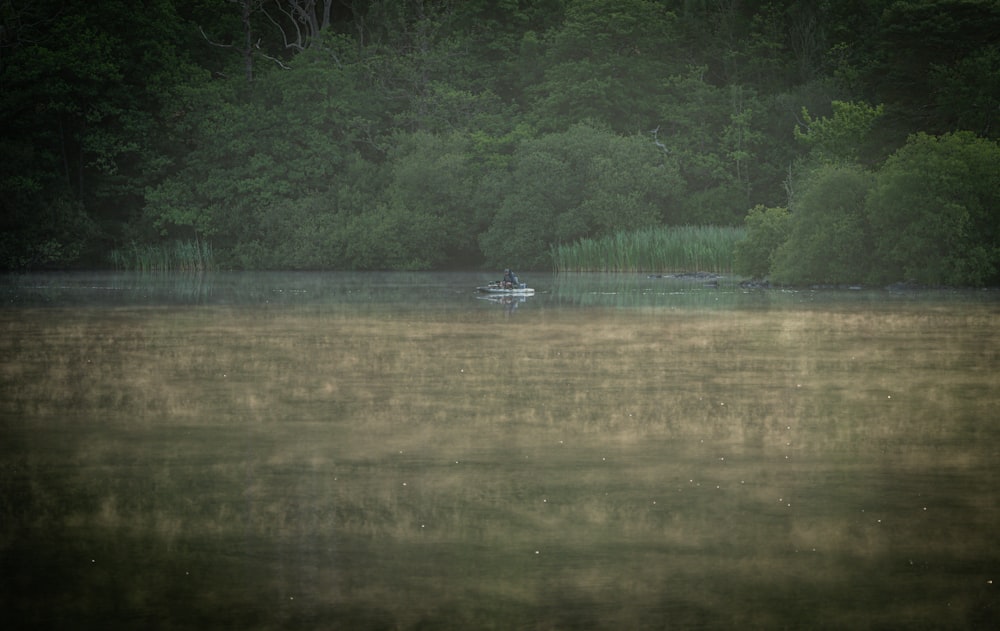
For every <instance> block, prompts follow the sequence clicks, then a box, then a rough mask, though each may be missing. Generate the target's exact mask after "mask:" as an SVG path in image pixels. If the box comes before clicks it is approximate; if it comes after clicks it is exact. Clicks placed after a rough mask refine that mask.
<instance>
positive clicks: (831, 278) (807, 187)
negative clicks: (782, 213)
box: [771, 164, 872, 284]
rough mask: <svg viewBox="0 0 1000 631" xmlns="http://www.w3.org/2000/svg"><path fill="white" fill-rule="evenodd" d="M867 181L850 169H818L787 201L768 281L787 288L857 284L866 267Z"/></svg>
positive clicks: (868, 176) (868, 264)
mask: <svg viewBox="0 0 1000 631" xmlns="http://www.w3.org/2000/svg"><path fill="white" fill-rule="evenodd" d="M871 186H872V176H871V174H870V173H868V172H867V171H865V170H863V169H862V168H861V167H858V166H854V165H831V164H828V165H823V166H820V167H818V168H817V169H816V170H815V171H814V172H813V173H812V174H811V175H810V176H809V177H808V179H807V181H806V182H805V184H804V186H803V190H802V192H801V194H799V195H798V196H797V197H796V198H794V199H793V200H792V204H791V206H792V208H791V211H792V213H791V217H790V226H789V234H788V239H787V240H786V241H785V242H784V244H782V245H781V246H780V247H779V248H778V249H777V251H776V252H775V253H774V263H773V266H772V269H771V276H772V278H773V279H774V280H775V281H777V282H780V283H788V284H809V283H822V284H842V283H857V282H863V281H864V280H865V279H866V278H867V277H868V275H869V271H870V267H871V255H870V253H871V245H870V239H869V229H868V226H867V223H866V221H865V197H866V196H867V194H868V191H869V190H870V189H871Z"/></svg>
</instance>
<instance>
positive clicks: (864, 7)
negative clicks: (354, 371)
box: [0, 0, 1000, 285]
mask: <svg viewBox="0 0 1000 631" xmlns="http://www.w3.org/2000/svg"><path fill="white" fill-rule="evenodd" d="M998 33H1000V3H998V2H996V1H995V0H899V1H897V0H843V1H842V0H836V1H834V0H786V1H780V0H772V1H764V0H665V1H655V0H615V1H598V0H437V1H435V0H412V1H403V0H357V1H350V0H147V1H145V2H141V3H136V2H129V1H126V0H104V1H101V2H92V1H90V0H3V1H2V2H0V119H2V127H0V129H2V131H0V155H2V156H3V160H2V161H0V205H2V215H0V222H2V236H0V266H2V267H3V268H5V269H9V270H26V269H55V268H60V269H65V268H94V267H107V266H110V265H111V264H112V253H113V252H122V251H124V250H127V249H129V248H132V249H135V248H138V247H152V248H158V247H167V246H168V245H171V244H177V243H185V244H191V245H192V246H193V247H194V248H196V249H197V250H198V251H199V252H201V251H202V250H203V249H208V248H210V251H211V255H212V258H213V260H214V263H213V264H214V265H215V266H216V267H220V268H237V269H456V268H479V267H484V266H496V267H502V266H504V265H516V266H518V267H519V268H528V269H530V268H535V269H546V268H549V267H550V266H551V251H552V248H553V247H555V246H558V245H560V244H568V243H573V242H576V241H578V240H580V239H594V238H599V237H602V236H605V235H610V234H615V233H618V232H622V231H631V230H638V229H646V228H650V227H662V226H689V225H717V226H743V225H747V227H748V229H749V232H750V241H751V242H752V244H753V245H754V246H755V247H757V249H756V250H753V251H751V248H748V249H745V251H744V252H743V259H742V261H743V262H742V269H743V271H744V272H745V273H747V274H748V275H753V276H761V277H763V276H768V275H772V274H777V275H778V276H783V277H785V278H787V279H788V280H792V281H794V280H819V281H830V282H839V281H853V280H872V279H874V280H880V281H892V280H907V279H914V280H917V281H920V282H927V283H956V284H972V285H976V284H987V283H996V282H998V281H1000V227H998V226H1000V174H998V171H1000V170H998V169H997V168H996V165H997V164H1000V148H998V145H997V136H998V131H1000V125H998V115H1000V37H998V35H997V34H998ZM752 209H755V210H753V212H751V211H752ZM748 213H750V215H749V218H748ZM772 229H773V230H772ZM769 230H770V232H769ZM831 261H832V262H831ZM751 268H752V269H751Z"/></svg>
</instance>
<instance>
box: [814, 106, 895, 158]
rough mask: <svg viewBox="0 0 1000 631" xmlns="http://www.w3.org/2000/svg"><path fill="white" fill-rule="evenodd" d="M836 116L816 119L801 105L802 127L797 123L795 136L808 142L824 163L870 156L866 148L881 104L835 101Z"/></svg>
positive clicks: (816, 156)
mask: <svg viewBox="0 0 1000 631" xmlns="http://www.w3.org/2000/svg"><path fill="white" fill-rule="evenodd" d="M831 106H832V108H833V115H832V116H830V117H829V118H827V117H822V118H813V117H812V116H810V114H809V111H808V110H807V109H806V108H804V107H803V108H802V120H803V123H802V126H799V125H796V126H795V138H796V139H797V140H799V141H800V142H802V143H804V144H805V145H807V146H808V147H809V149H810V151H811V153H812V155H813V157H814V159H816V160H819V161H821V162H840V161H843V162H856V161H858V160H860V159H861V157H862V155H863V154H864V155H866V156H868V155H870V153H871V152H870V151H866V149H865V147H866V145H867V143H868V141H869V134H870V132H871V130H872V127H873V126H874V125H875V123H876V122H877V121H878V119H879V118H880V117H881V116H882V114H883V112H884V111H885V108H884V107H883V106H882V105H877V106H875V107H872V106H870V105H868V104H867V103H849V102H844V101H833V103H832V104H831Z"/></svg>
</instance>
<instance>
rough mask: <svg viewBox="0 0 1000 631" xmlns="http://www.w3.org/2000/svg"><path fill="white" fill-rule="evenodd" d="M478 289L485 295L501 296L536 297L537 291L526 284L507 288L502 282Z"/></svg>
mask: <svg viewBox="0 0 1000 631" xmlns="http://www.w3.org/2000/svg"><path fill="white" fill-rule="evenodd" d="M476 289H477V290H478V291H479V292H481V293H484V294H495V295H500V296H534V295H535V290H534V289H532V288H531V287H528V285H527V284H526V283H518V284H517V286H516V287H505V286H504V284H503V283H502V282H500V281H494V282H492V283H490V284H489V285H484V286H483V287H476Z"/></svg>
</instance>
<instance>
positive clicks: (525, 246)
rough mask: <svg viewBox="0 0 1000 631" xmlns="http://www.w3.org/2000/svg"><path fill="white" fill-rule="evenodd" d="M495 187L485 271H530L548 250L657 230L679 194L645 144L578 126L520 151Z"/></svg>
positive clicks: (676, 182)
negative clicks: (495, 202)
mask: <svg viewBox="0 0 1000 631" xmlns="http://www.w3.org/2000/svg"><path fill="white" fill-rule="evenodd" d="M501 182H502V183H501V185H500V186H498V187H497V190H499V191H501V192H502V193H501V194H502V195H503V198H502V202H501V203H500V205H499V207H498V209H497V213H496V215H495V216H494V217H493V218H492V221H491V222H490V225H489V228H488V229H487V230H486V232H485V233H484V234H482V235H481V237H480V239H479V243H480V247H481V248H482V251H483V254H484V256H485V257H486V260H487V262H488V263H490V264H492V265H498V266H503V265H514V264H516V265H517V266H518V267H521V268H535V269H537V268H539V267H547V266H548V264H549V263H550V261H548V256H549V251H550V246H551V245H552V244H555V243H568V242H572V241H575V240H577V239H580V238H583V237H599V236H602V235H605V234H611V233H613V232H616V231H619V230H635V229H638V228H642V227H647V226H651V225H656V224H659V223H662V222H664V221H665V220H666V219H667V218H668V217H669V216H670V215H671V213H673V212H675V211H676V209H677V206H678V200H679V198H680V196H681V195H682V193H683V187H684V184H683V181H682V180H681V178H680V175H679V173H678V169H677V165H676V162H675V161H674V160H673V159H672V158H671V157H670V156H668V155H666V154H664V153H663V152H662V151H661V150H660V149H658V148H657V147H656V146H655V145H654V144H653V143H652V142H650V141H649V139H648V137H644V136H628V137H622V136H618V135H616V134H614V133H612V132H610V131H608V130H606V129H602V128H600V127H597V126H594V125H590V124H585V123H582V124H579V125H575V126H573V127H571V128H570V129H568V130H566V131H565V132H561V133H553V134H546V135H544V136H541V137H539V138H537V139H533V140H527V141H525V142H523V143H521V144H520V146H519V147H518V149H517V150H516V152H515V153H514V155H513V156H512V158H511V162H510V167H509V171H508V172H507V173H505V174H504V175H503V176H502V179H501ZM515 261H516V263H515Z"/></svg>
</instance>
